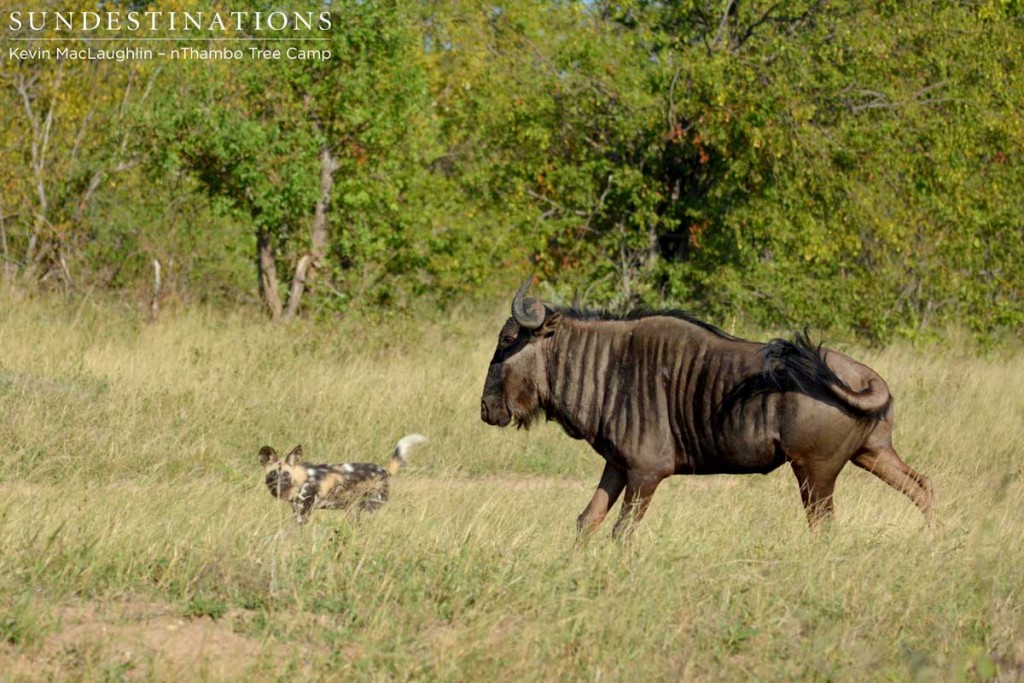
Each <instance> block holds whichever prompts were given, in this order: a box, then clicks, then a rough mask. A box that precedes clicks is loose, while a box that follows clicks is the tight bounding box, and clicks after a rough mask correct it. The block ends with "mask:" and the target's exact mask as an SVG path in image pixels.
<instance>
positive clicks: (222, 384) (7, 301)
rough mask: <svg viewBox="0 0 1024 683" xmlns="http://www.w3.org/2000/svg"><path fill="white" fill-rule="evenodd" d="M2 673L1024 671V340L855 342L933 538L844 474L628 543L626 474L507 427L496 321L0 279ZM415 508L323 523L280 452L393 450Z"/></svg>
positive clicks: (682, 504)
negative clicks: (370, 314)
mask: <svg viewBox="0 0 1024 683" xmlns="http://www.w3.org/2000/svg"><path fill="white" fill-rule="evenodd" d="M0 301H2V303H3V305H2V307H0V416H2V417H0V444H2V445H3V452H4V460H3V465H4V466H3V469H2V470H0V548H2V549H3V552H2V553H0V594H2V596H3V597H0V679H3V680H21V679H31V680H45V679H54V680H69V679H85V680H94V679H111V678H112V679H118V678H139V677H141V678H151V679H155V680H183V678H189V679H195V678H200V679H202V678H206V679H211V680H223V679H228V678H238V679H243V680H274V679H277V678H283V677H285V676H288V677H294V676H295V675H300V677H302V678H307V679H310V678H317V677H322V678H330V679H335V680H355V679H358V680H389V679H400V680H409V679H416V680H453V681H455V680H458V681H461V680H517V681H518V680H642V679H652V680H750V679H755V678H757V679H764V680H791V679H810V680H848V681H861V680H867V679H872V680H914V679H916V680H956V679H964V680H976V679H982V680H987V679H994V678H997V677H998V678H1002V679H1004V680H1015V679H1017V678H1019V677H1021V676H1024V637H1022V636H1024V599H1022V594H1021V591H1022V587H1024V550H1022V549H1021V543H1020V539H1021V536H1022V534H1024V482H1022V474H1024V464H1022V463H1024V460H1022V458H1021V453H1022V451H1024V419H1022V418H1024V353H1022V352H1021V351H1020V350H1019V349H1017V350H1012V351H1003V352H1000V353H998V354H991V355H986V356H980V355H975V354H972V353H970V352H969V351H970V350H969V349H965V347H964V345H963V344H961V343H951V348H937V347H932V348H924V349H914V348H910V347H894V348H890V349H887V350H883V351H865V350H863V349H853V350H852V351H853V352H854V353H855V354H856V355H857V356H858V357H860V358H862V359H864V360H865V361H867V362H868V363H869V364H871V365H872V366H873V367H875V368H876V369H878V370H879V371H880V372H881V373H882V374H883V375H884V376H886V377H887V379H888V380H889V382H890V384H891V385H892V386H893V388H894V391H895V392H896V394H897V396H898V403H897V420H898V426H897V436H896V438H897V441H896V445H897V448H898V449H899V450H900V452H901V454H902V455H903V456H904V458H905V459H906V460H907V461H908V462H909V463H910V464H911V465H912V466H913V467H915V468H917V469H919V470H920V471H922V472H924V473H926V474H928V475H929V476H931V477H932V479H933V481H934V482H935V485H936V489H937V492H938V495H939V508H938V515H937V524H936V526H935V528H934V529H932V530H928V529H926V527H925V525H924V522H923V519H922V518H921V516H920V514H919V513H918V511H917V510H916V509H915V508H914V507H913V506H912V505H911V504H910V503H909V501H907V500H906V499H904V498H903V497H902V496H900V495H899V494H898V493H896V492H894V491H892V490H891V489H888V488H887V487H885V486H884V485H883V484H882V483H881V482H879V481H878V480H876V479H874V478H873V477H871V476H870V475H868V474H866V473H864V472H862V471H860V470H857V469H856V468H850V469H849V470H847V471H846V472H844V473H843V475H842V476H841V477H840V480H839V487H838V491H837V507H838V519H837V523H836V524H835V525H834V528H833V530H832V532H831V533H830V534H828V535H827V536H824V537H813V536H811V535H810V534H809V533H808V532H807V530H806V527H805V524H804V520H803V513H802V511H801V509H800V505H799V496H798V493H797V490H796V485H795V483H794V480H793V477H792V474H791V473H790V472H789V471H787V470H785V469H780V470H778V471H776V472H775V473H773V474H771V475H769V476H767V477H756V476H755V477H731V478H730V477H708V478H685V477H676V478H673V479H672V480H670V481H669V482H667V484H666V485H664V486H663V488H662V489H661V490H659V492H658V495H657V496H656V497H655V499H654V503H653V504H652V509H651V512H650V514H649V515H648V518H647V519H646V520H645V521H644V522H643V524H642V526H641V528H640V530H639V532H638V534H637V537H636V538H635V540H634V542H633V543H632V544H631V546H629V547H625V548H624V547H621V546H619V545H618V544H615V543H613V542H612V541H611V540H610V539H609V538H608V535H607V534H608V529H603V530H602V532H601V533H599V535H598V537H597V538H596V539H595V540H594V541H592V542H591V543H589V544H587V545H586V546H583V547H577V546H576V545H575V544H574V537H573V522H574V519H575V516H576V514H577V513H578V512H579V511H580V510H581V509H582V508H583V506H584V504H585V503H586V501H587V499H588V498H589V495H590V492H591V490H592V487H593V486H594V484H595V483H596V480H597V476H598V474H599V472H600V469H601V462H600V460H599V458H598V457H597V456H596V455H594V454H592V453H591V452H590V451H589V450H588V448H587V447H586V446H585V445H583V444H581V443H579V442H574V441H571V440H570V439H568V437H566V436H565V435H563V434H561V433H560V431H559V430H558V429H557V428H554V427H551V426H542V427H539V428H537V429H535V430H533V431H531V432H529V433H524V432H516V431H513V430H498V429H495V428H491V427H487V426H486V425H484V424H483V423H482V422H480V420H479V417H478V412H479V408H478V406H479V395H480V389H481V386H482V383H483V375H484V372H485V369H486V365H487V361H488V358H489V355H490V353H491V351H492V343H493V337H494V336H495V335H496V331H497V326H498V323H499V322H500V313H496V314H495V315H494V316H492V317H488V316H479V315H466V316H458V315H456V316H453V317H451V318H449V319H446V320H443V321H436V322H432V323H429V324H424V325H413V324H411V323H408V322H406V323H400V324H396V326H394V327H391V328H384V327H376V328H375V327H365V326H359V325H358V324H356V323H347V324H342V325H339V326H338V327H336V328H331V329H327V328H318V327H313V326H303V325H298V326H295V327H291V328H282V327H276V326H272V325H267V324H265V323H263V322H262V321H258V320H247V319H245V318H242V317H232V316H225V315H221V314H213V313H202V312H193V313H185V314H181V315H179V316H177V317H173V318H169V319H166V320H164V321H162V322H161V323H160V324H158V325H152V326H149V325H143V324H140V323H138V322H137V321H136V319H135V317H134V316H133V315H132V314H131V313H130V312H127V311H120V310H118V309H115V308H114V307H113V306H110V305H105V304H98V303H92V302H90V301H88V300H86V301H80V302H77V303H75V304H67V303H62V302H56V301H50V300H32V299H25V298H23V297H19V296H18V295H16V294H13V293H11V292H0ZM412 431H418V432H422V433H425V434H427V435H429V436H430V437H431V443H430V444H429V445H428V446H426V447H424V448H421V449H419V450H418V451H414V454H413V457H414V461H413V464H412V466H410V467H409V468H408V469H406V470H403V472H402V473H401V474H400V475H399V479H398V480H397V482H396V485H395V492H394V496H393V499H392V502H391V503H390V504H389V505H388V506H386V507H385V508H384V509H383V510H382V511H381V512H380V513H378V514H377V515H375V516H373V517H371V518H358V517H353V516H347V515H345V514H340V513H326V512H325V513H320V512H318V513H315V514H314V516H313V521H312V522H311V523H310V524H309V525H308V526H307V527H304V528H301V529H298V528H295V527H294V526H293V524H292V522H291V520H290V516H289V512H288V509H287V507H286V506H284V505H282V504H280V503H278V502H276V501H274V500H272V499H271V498H270V496H268V495H267V494H266V492H265V491H264V490H263V486H262V482H261V474H260V471H259V468H258V466H257V463H256V456H255V454H256V450H257V449H258V447H259V446H260V445H262V444H263V443H270V444H273V445H274V446H276V447H278V449H281V448H287V447H289V446H291V445H292V444H294V443H298V442H301V443H303V444H304V446H305V449H306V453H307V454H308V455H309V456H310V457H311V458H313V459H317V460H331V461H337V460H346V459H348V460H354V459H363V460H374V461H377V462H383V461H384V459H385V457H386V456H387V454H388V451H389V449H390V448H391V447H392V446H393V444H394V442H395V440H397V439H398V437H400V436H402V435H403V434H405V433H408V432H412Z"/></svg>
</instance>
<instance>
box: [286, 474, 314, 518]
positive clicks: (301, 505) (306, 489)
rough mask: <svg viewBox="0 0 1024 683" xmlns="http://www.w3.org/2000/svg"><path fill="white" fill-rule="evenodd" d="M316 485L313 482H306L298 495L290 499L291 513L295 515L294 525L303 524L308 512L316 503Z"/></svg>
mask: <svg viewBox="0 0 1024 683" xmlns="http://www.w3.org/2000/svg"><path fill="white" fill-rule="evenodd" d="M316 488H317V485H316V483H315V482H313V481H307V482H306V483H305V484H303V485H302V488H300V489H299V493H298V495H297V496H295V498H293V499H292V512H293V513H295V523H296V524H305V523H306V519H307V518H308V517H309V513H310V511H312V509H313V505H314V503H316Z"/></svg>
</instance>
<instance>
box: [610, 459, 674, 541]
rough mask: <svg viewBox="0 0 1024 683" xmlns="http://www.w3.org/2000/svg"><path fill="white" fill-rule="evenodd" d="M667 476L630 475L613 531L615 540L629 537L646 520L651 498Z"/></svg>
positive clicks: (628, 475)
mask: <svg viewBox="0 0 1024 683" xmlns="http://www.w3.org/2000/svg"><path fill="white" fill-rule="evenodd" d="M664 478H665V475H661V474H658V475H651V474H648V475H637V474H635V473H632V472H630V473H628V474H627V479H626V497H625V499H623V501H622V510H621V511H620V512H619V518H618V519H617V520H616V521H615V528H614V529H612V537H613V538H623V537H629V535H630V534H631V533H632V532H633V528H634V527H635V525H636V523H637V522H639V521H640V520H641V519H643V518H644V514H646V513H647V506H648V505H650V503H651V496H653V495H654V491H655V490H656V489H657V488H658V484H660V483H661V482H662V480H663V479H664Z"/></svg>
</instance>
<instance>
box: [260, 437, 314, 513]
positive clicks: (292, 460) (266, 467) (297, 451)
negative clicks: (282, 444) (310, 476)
mask: <svg viewBox="0 0 1024 683" xmlns="http://www.w3.org/2000/svg"><path fill="white" fill-rule="evenodd" d="M259 456H260V465H261V466H262V467H263V471H264V473H265V475H266V476H265V480H264V481H265V483H266V485H267V488H268V489H269V490H270V495H272V496H274V497H275V498H281V499H283V500H288V499H290V498H291V497H292V494H293V493H294V492H295V489H297V488H298V486H300V485H301V484H302V480H303V479H304V476H302V475H304V474H305V473H304V472H301V473H300V472H299V471H298V470H300V469H301V468H298V467H297V466H298V464H299V458H301V457H302V446H296V447H295V448H293V449H291V450H290V451H289V452H288V454H287V455H285V456H284V460H282V459H280V458H279V457H278V456H277V451H275V450H274V449H273V448H271V447H270V446H264V447H263V448H261V449H260V453H259Z"/></svg>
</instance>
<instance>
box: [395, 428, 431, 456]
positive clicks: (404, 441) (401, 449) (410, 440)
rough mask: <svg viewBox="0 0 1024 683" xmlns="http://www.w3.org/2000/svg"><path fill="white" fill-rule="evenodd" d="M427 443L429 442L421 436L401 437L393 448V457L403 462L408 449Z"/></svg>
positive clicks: (409, 435)
mask: <svg viewBox="0 0 1024 683" xmlns="http://www.w3.org/2000/svg"><path fill="white" fill-rule="evenodd" d="M427 441H429V439H428V438H427V437H425V436H423V435H422V434H408V435H406V436H403V437H402V438H401V439H399V440H398V444H397V445H396V446H395V455H394V457H396V458H398V459H399V460H402V461H403V462H404V461H405V459H406V458H405V456H406V453H408V452H409V449H410V448H412V447H413V446H415V445H416V444H419V443H426V442H427Z"/></svg>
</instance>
